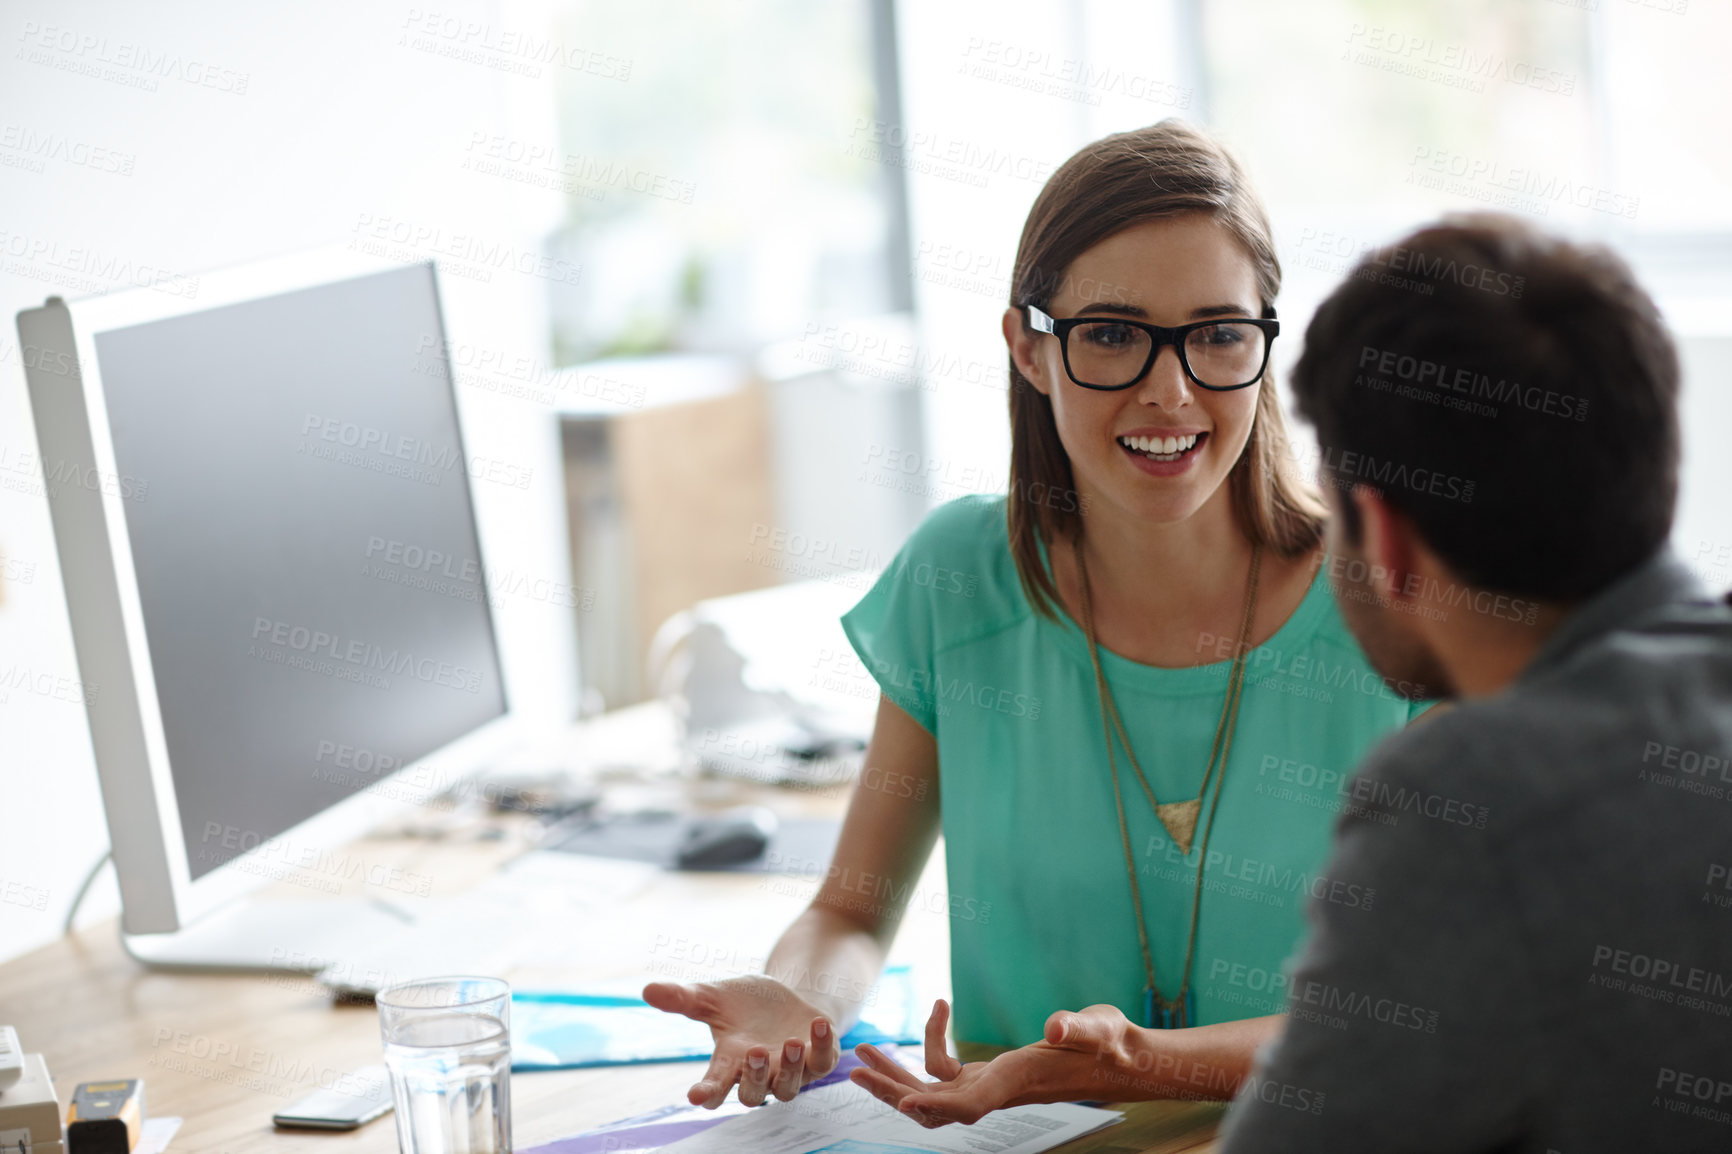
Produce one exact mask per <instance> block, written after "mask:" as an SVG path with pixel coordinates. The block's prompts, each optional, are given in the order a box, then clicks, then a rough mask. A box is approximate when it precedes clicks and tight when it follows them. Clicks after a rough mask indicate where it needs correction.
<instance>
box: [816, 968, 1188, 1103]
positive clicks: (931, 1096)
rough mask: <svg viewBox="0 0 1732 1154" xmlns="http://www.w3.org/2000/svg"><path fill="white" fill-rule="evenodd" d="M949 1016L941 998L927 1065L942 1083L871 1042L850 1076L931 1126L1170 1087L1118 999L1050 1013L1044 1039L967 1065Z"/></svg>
mask: <svg viewBox="0 0 1732 1154" xmlns="http://www.w3.org/2000/svg"><path fill="white" fill-rule="evenodd" d="M949 1022H950V1006H949V1004H948V1003H946V1002H945V1001H943V1000H942V999H940V1000H939V1001H938V1002H936V1003H935V1004H934V1005H933V1007H932V1017H931V1018H929V1019H928V1020H927V1023H926V1072H927V1073H928V1074H931V1075H932V1076H933V1077H934V1078H937V1079H938V1081H937V1082H922V1081H921V1080H920V1079H919V1078H917V1077H915V1076H914V1075H913V1074H911V1073H909V1072H908V1071H907V1070H905V1069H903V1068H902V1067H901V1066H900V1065H898V1064H897V1063H896V1062H895V1061H894V1060H892V1059H891V1058H889V1057H888V1056H886V1055H885V1054H884V1053H882V1052H881V1051H879V1050H878V1049H877V1048H876V1047H873V1046H858V1047H856V1048H855V1052H856V1053H857V1054H859V1055H860V1058H861V1060H862V1061H864V1062H865V1063H866V1065H865V1066H863V1067H861V1068H859V1069H857V1070H855V1071H853V1072H852V1073H851V1074H849V1078H850V1079H852V1080H853V1081H854V1082H855V1083H856V1084H857V1085H860V1086H863V1087H865V1089H866V1090H868V1091H870V1092H871V1093H872V1095H873V1096H874V1097H876V1098H878V1099H879V1100H880V1101H882V1102H884V1103H886V1104H887V1105H890V1106H893V1107H895V1108H896V1109H897V1110H899V1111H901V1112H902V1113H903V1114H906V1115H907V1116H908V1117H910V1118H912V1119H913V1120H914V1121H916V1122H918V1123H920V1124H921V1125H922V1126H926V1127H929V1128H930V1127H936V1126H944V1125H948V1124H949V1123H951V1122H961V1123H963V1124H965V1125H966V1124H969V1123H973V1122H978V1121H979V1120H980V1119H981V1118H983V1117H985V1116H986V1115H987V1114H989V1113H991V1112H992V1111H994V1110H1000V1109H1003V1108H1004V1107H1006V1106H1024V1105H1027V1104H1029V1103H1032V1102H1074V1101H1078V1100H1079V1099H1105V1100H1111V1101H1126V1100H1130V1099H1136V1098H1150V1097H1165V1096H1166V1094H1167V1093H1170V1091H1166V1092H1165V1093H1164V1092H1163V1085H1162V1083H1161V1082H1160V1081H1159V1080H1157V1079H1155V1078H1151V1077H1150V1076H1149V1075H1148V1072H1147V1071H1148V1069H1149V1067H1150V1066H1151V1065H1152V1064H1153V1063H1152V1062H1151V1060H1150V1055H1149V1054H1147V1053H1146V1052H1143V1051H1145V1050H1146V1042H1145V1040H1144V1039H1145V1033H1146V1032H1145V1031H1142V1030H1139V1029H1138V1028H1137V1027H1135V1026H1133V1025H1131V1023H1130V1020H1129V1019H1127V1018H1126V1017H1125V1016H1124V1014H1123V1013H1121V1012H1120V1011H1119V1009H1118V1007H1116V1006H1105V1005H1102V1006H1090V1007H1088V1008H1087V1009H1085V1010H1079V1011H1076V1012H1074V1013H1072V1012H1069V1011H1061V1012H1060V1013H1056V1014H1054V1015H1052V1017H1050V1018H1048V1019H1047V1020H1046V1040H1045V1041H1041V1042H1036V1043H1034V1044H1033V1045H1031V1046H1024V1047H1022V1048H1021V1049H1019V1050H1011V1051H1008V1052H1007V1053H1004V1054H1000V1055H999V1056H998V1057H996V1058H994V1059H992V1061H990V1062H969V1063H967V1064H966V1065H964V1064H963V1063H961V1062H958V1061H957V1060H956V1059H955V1058H952V1057H951V1056H950V1054H949V1052H948V1051H947V1050H946V1049H945V1046H944V1034H945V1028H946V1027H947V1026H948V1025H949ZM1139 1057H1140V1058H1141V1062H1140V1067H1141V1070H1140V1071H1139V1061H1138V1059H1139Z"/></svg>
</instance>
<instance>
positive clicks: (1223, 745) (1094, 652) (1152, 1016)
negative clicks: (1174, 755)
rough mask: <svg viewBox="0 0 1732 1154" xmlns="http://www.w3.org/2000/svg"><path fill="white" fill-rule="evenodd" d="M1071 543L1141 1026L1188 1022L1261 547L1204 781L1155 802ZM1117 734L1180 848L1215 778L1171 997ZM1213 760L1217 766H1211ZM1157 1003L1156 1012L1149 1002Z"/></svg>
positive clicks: (1185, 846) (1186, 844)
mask: <svg viewBox="0 0 1732 1154" xmlns="http://www.w3.org/2000/svg"><path fill="white" fill-rule="evenodd" d="M1071 549H1072V552H1073V553H1074V554H1075V556H1076V565H1077V576H1078V582H1077V584H1078V585H1079V586H1080V587H1081V594H1082V614H1083V634H1084V636H1086V637H1087V638H1088V643H1089V662H1090V663H1091V664H1092V665H1093V666H1094V671H1095V689H1096V692H1097V693H1098V695H1099V697H1100V703H1101V731H1102V735H1103V736H1104V737H1105V739H1106V746H1107V768H1108V769H1109V770H1110V771H1111V772H1112V778H1113V804H1114V806H1115V807H1117V809H1118V815H1119V840H1120V842H1122V843H1123V845H1124V851H1125V876H1126V877H1127V878H1129V879H1130V883H1131V905H1132V906H1133V908H1134V909H1135V911H1136V915H1137V941H1138V943H1139V944H1140V945H1141V946H1142V950H1143V973H1144V975H1145V977H1146V978H1147V984H1146V985H1145V986H1144V987H1143V1025H1144V1026H1150V1027H1153V1026H1161V1027H1163V1028H1166V1029H1172V1028H1174V1027H1182V1026H1189V1025H1191V1024H1192V1023H1193V1022H1194V1021H1195V1019H1196V1016H1197V1012H1196V999H1195V998H1194V997H1193V995H1192V993H1191V962H1192V960H1193V959H1194V958H1195V956H1196V950H1197V918H1198V915H1199V914H1200V913H1201V911H1202V908H1203V867H1204V866H1205V865H1206V864H1207V863H1208V860H1209V834H1210V833H1211V832H1212V831H1213V830H1214V828H1215V811H1216V810H1217V809H1219V808H1220V805H1221V785H1222V783H1224V782H1225V781H1226V779H1227V754H1228V752H1229V751H1230V750H1231V749H1232V748H1233V729H1234V727H1235V725H1236V724H1237V723H1238V719H1239V699H1240V697H1241V696H1242V694H1243V690H1244V685H1245V655H1246V651H1247V650H1248V649H1249V648H1250V646H1249V645H1248V644H1247V643H1248V642H1249V641H1250V639H1251V621H1252V618H1253V617H1255V616H1256V612H1257V579H1258V577H1259V575H1260V573H1261V571H1262V568H1263V546H1261V545H1257V546H1254V547H1253V548H1252V550H1251V572H1250V574H1249V575H1248V576H1247V578H1246V581H1245V610H1244V617H1243V619H1242V620H1241V621H1240V623H1239V643H1238V644H1237V645H1235V646H1234V647H1233V666H1232V669H1231V670H1230V671H1229V673H1228V675H1227V700H1226V701H1225V702H1224V703H1223V704H1222V706H1221V720H1220V722H1219V723H1218V724H1217V725H1216V726H1215V744H1214V746H1213V747H1212V748H1211V749H1210V750H1209V764H1208V767H1207V769H1206V770H1205V771H1204V773H1203V784H1202V785H1201V786H1200V787H1199V788H1198V790H1197V796H1196V797H1195V798H1192V799H1191V800H1189V801H1177V802H1166V803H1162V802H1160V801H1158V800H1156V798H1155V791H1154V789H1153V788H1152V787H1150V785H1149V779H1148V778H1147V777H1146V776H1144V774H1143V767H1142V766H1141V765H1140V764H1138V762H1137V755H1136V753H1135V752H1133V751H1132V749H1131V741H1130V738H1129V736H1127V735H1126V733H1125V724H1124V721H1123V720H1122V719H1121V718H1120V717H1119V707H1118V703H1117V702H1116V701H1114V700H1113V691H1112V689H1111V687H1110V686H1108V685H1107V678H1106V674H1105V673H1103V672H1102V671H1101V656H1100V646H1099V643H1098V642H1097V641H1096V639H1095V618H1094V605H1093V602H1092V599H1091V597H1090V590H1089V571H1088V562H1087V561H1086V560H1085V559H1084V558H1083V548H1082V538H1081V535H1080V534H1079V535H1078V536H1076V537H1074V538H1072V539H1071ZM1115 731H1116V733H1117V735H1118V740H1119V743H1120V744H1122V745H1123V746H1124V748H1125V757H1126V758H1128V759H1129V760H1130V763H1131V769H1132V770H1134V771H1135V772H1136V775H1137V781H1138V782H1140V783H1141V784H1142V787H1143V793H1144V794H1146V795H1147V796H1148V799H1149V805H1150V807H1152V808H1153V809H1154V811H1155V816H1157V817H1159V818H1160V819H1161V824H1162V825H1164V826H1165V827H1166V829H1167V833H1168V834H1169V835H1171V837H1172V839H1173V842H1174V844H1176V845H1177V846H1178V847H1179V852H1181V853H1183V854H1187V855H1188V854H1189V853H1190V852H1191V839H1192V837H1193V835H1194V834H1195V833H1196V829H1197V817H1198V815H1199V814H1200V813H1201V812H1202V808H1203V798H1204V796H1205V795H1207V793H1208V792H1209V782H1210V779H1213V780H1214V782H1215V796H1214V799H1213V800H1212V801H1210V803H1209V817H1208V820H1207V821H1206V822H1204V823H1203V842H1202V848H1201V852H1200V853H1199V854H1198V855H1197V882H1196V888H1195V889H1194V890H1193V892H1192V894H1191V928H1190V931H1189V933H1188V934H1187V936H1186V941H1185V968H1184V971H1183V972H1182V974H1181V975H1180V978H1179V994H1178V997H1176V998H1174V999H1173V1000H1172V1001H1168V1000H1167V999H1166V998H1164V997H1162V996H1161V992H1160V987H1159V986H1158V985H1156V984H1155V962H1154V957H1153V955H1151V954H1150V952H1149V928H1148V925H1147V923H1146V922H1145V921H1144V919H1143V897H1142V892H1141V889H1140V887H1139V886H1138V885H1137V866H1136V858H1135V856H1134V855H1133V854H1132V852H1131V832H1130V827H1129V826H1128V825H1127V824H1126V822H1125V799H1124V791H1123V790H1121V789H1120V788H1119V766H1118V759H1117V757H1116V756H1115V755H1114V753H1113V736H1114V733H1115ZM1217 767H1219V771H1220V772H1219V773H1217V772H1216V769H1217ZM1157 1004H1158V1006H1159V1011H1158V1013H1157V1010H1156V1007H1157Z"/></svg>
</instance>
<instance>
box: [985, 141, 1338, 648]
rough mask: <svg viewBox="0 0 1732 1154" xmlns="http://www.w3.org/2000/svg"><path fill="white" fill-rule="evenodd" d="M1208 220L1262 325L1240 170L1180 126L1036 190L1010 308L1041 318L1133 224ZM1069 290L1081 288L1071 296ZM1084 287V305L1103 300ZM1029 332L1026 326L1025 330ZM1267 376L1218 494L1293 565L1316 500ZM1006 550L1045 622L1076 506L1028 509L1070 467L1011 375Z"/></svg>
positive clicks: (1100, 148) (1266, 252) (1256, 540)
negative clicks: (1234, 251) (1104, 244)
mask: <svg viewBox="0 0 1732 1154" xmlns="http://www.w3.org/2000/svg"><path fill="white" fill-rule="evenodd" d="M1188 212H1202V213H1207V214H1208V215H1209V216H1211V217H1213V218H1214V219H1215V220H1217V221H1219V222H1220V224H1221V225H1222V227H1224V228H1225V229H1226V230H1227V232H1228V234H1229V235H1231V236H1232V237H1233V238H1234V239H1235V240H1237V241H1238V242H1239V243H1240V244H1241V245H1243V246H1244V248H1245V250H1246V252H1247V253H1248V254H1249V256H1250V257H1251V263H1252V266H1253V268H1254V270H1255V272H1256V277H1257V294H1258V296H1259V297H1260V298H1261V300H1260V302H1259V304H1260V305H1261V308H1262V310H1263V315H1264V316H1273V315H1274V308H1275V295H1276V293H1277V292H1279V291H1280V288H1281V262H1280V261H1279V260H1278V259H1277V258H1276V256H1275V240H1274V234H1273V232H1272V230H1271V229H1270V227H1269V218H1268V215H1267V214H1266V213H1265V212H1264V211H1263V205H1262V202H1261V201H1259V200H1258V199H1257V194H1256V193H1255V192H1253V191H1252V190H1251V186H1250V184H1249V183H1248V182H1247V181H1246V179H1245V174H1244V172H1243V171H1242V170H1241V169H1240V168H1239V165H1238V163H1237V162H1236V161H1235V160H1234V159H1233V157H1232V156H1231V155H1230V154H1229V153H1228V152H1227V150H1226V149H1225V148H1222V147H1221V146H1220V145H1219V144H1217V143H1215V141H1213V140H1211V139H1210V138H1209V137H1208V136H1205V135H1204V134H1203V133H1202V132H1199V131H1198V130H1197V129H1195V128H1193V127H1191V126H1190V125H1188V124H1186V123H1185V122H1183V121H1181V120H1163V121H1161V122H1160V123H1159V124H1154V125H1150V126H1149V127H1147V128H1139V129H1137V130H1135V131H1134V132H1121V133H1118V134H1116V135H1113V136H1108V137H1105V138H1103V139H1101V140H1097V141H1095V142H1094V143H1093V144H1090V145H1088V146H1087V147H1086V148H1084V149H1082V151H1080V152H1078V153H1077V154H1076V155H1075V156H1073V157H1071V158H1070V159H1069V160H1067V161H1065V162H1064V164H1062V165H1060V166H1059V168H1058V170H1057V171H1055V172H1054V173H1053V174H1052V177H1051V178H1050V179H1049V180H1048V181H1047V182H1046V187H1045V188H1043V189H1041V191H1040V195H1039V196H1038V197H1036V198H1035V201H1034V207H1033V208H1031V209H1030V210H1029V213H1028V222H1027V223H1026V224H1024V225H1023V229H1022V240H1021V241H1020V242H1019V243H1018V245H1017V250H1016V267H1015V269H1014V270H1013V271H1012V273H1011V300H1010V303H1011V306H1012V307H1013V308H1015V309H1017V310H1018V311H1021V310H1022V309H1023V308H1024V307H1025V306H1027V305H1036V306H1039V307H1042V308H1044V307H1046V306H1047V305H1048V304H1050V302H1051V300H1052V298H1053V296H1054V294H1055V293H1056V292H1057V291H1058V290H1059V288H1060V287H1061V286H1062V285H1063V283H1064V278H1065V276H1066V275H1067V274H1068V270H1069V268H1070V265H1071V262H1073V261H1074V260H1076V258H1077V257H1079V256H1081V255H1082V254H1083V253H1085V252H1087V251H1088V250H1089V249H1090V248H1092V247H1094V246H1095V245H1097V244H1099V243H1100V242H1101V241H1103V240H1105V239H1106V238H1107V237H1109V236H1112V235H1113V234H1114V233H1117V232H1119V231H1121V230H1123V229H1125V228H1128V227H1130V226H1131V225H1134V224H1141V223H1142V222H1144V221H1148V220H1158V219H1161V218H1163V217H1171V216H1178V215H1180V214H1182V213H1188ZM1078 287H1079V288H1081V287H1083V286H1078ZM1114 291H1115V290H1114V286H1110V285H1094V286H1089V287H1088V291H1087V292H1086V293H1085V294H1084V295H1091V294H1111V293H1112V292H1114ZM1027 323H1028V320H1027V317H1026V315H1025V316H1024V318H1023V324H1024V325H1026V324H1027ZM1272 371H1273V370H1270V371H1266V372H1265V373H1264V375H1263V381H1262V384H1261V385H1260V386H1259V394H1258V397H1257V411H1256V414H1255V416H1254V417H1253V419H1252V422H1251V435H1250V438H1249V439H1248V440H1247V441H1246V443H1245V450H1244V452H1243V453H1242V454H1241V455H1240V457H1239V459H1238V461H1236V462H1234V464H1233V469H1232V472H1231V473H1229V474H1228V476H1227V484H1228V485H1230V486H1231V487H1232V499H1233V510H1234V512H1235V514H1236V515H1237V516H1238V518H1239V523H1240V525H1241V526H1242V527H1243V528H1244V530H1245V532H1246V534H1247V535H1248V536H1249V537H1250V539H1251V541H1252V543H1253V544H1258V545H1265V546H1267V547H1269V548H1271V549H1273V550H1275V551H1276V552H1277V553H1279V554H1281V555H1282V556H1286V557H1293V556H1297V555H1299V554H1301V553H1304V552H1306V551H1307V550H1310V549H1312V548H1315V547H1316V545H1317V542H1318V541H1319V540H1320V539H1321V537H1322V533H1323V516H1324V506H1323V502H1322V500H1321V498H1320V497H1319V496H1318V495H1317V493H1316V492H1315V491H1314V490H1312V489H1311V488H1310V487H1309V486H1307V485H1305V484H1304V483H1303V482H1302V481H1300V480H1299V479H1298V478H1297V477H1296V476H1295V475H1294V473H1293V467H1292V454H1291V453H1290V451H1289V449H1288V443H1287V426H1286V422H1285V421H1284V420H1283V419H1282V416H1281V402H1280V399H1279V398H1278V397H1277V396H1276V395H1275V387H1274V380H1273V377H1272V375H1271V374H1272ZM1009 487H1010V499H1009V500H1008V501H1006V502H1005V505H1006V508H1007V509H1008V516H1009V521H1010V551H1011V554H1012V556H1014V557H1015V558H1016V568H1017V573H1018V574H1019V575H1020V576H1021V578H1022V587H1023V591H1024V592H1025V593H1026V594H1027V595H1028V599H1029V602H1030V604H1032V605H1033V606H1034V607H1035V609H1036V610H1037V611H1038V612H1040V613H1043V614H1045V615H1046V616H1048V617H1054V616H1055V613H1054V607H1055V606H1056V605H1057V604H1058V600H1059V598H1058V589H1057V588H1056V587H1055V586H1054V585H1053V580H1052V574H1051V573H1050V572H1049V571H1048V569H1047V567H1046V565H1045V564H1044V563H1043V561H1042V558H1041V543H1042V542H1043V541H1044V542H1046V543H1048V544H1049V545H1050V544H1051V543H1052V542H1054V541H1058V540H1068V539H1070V538H1071V537H1073V536H1074V535H1076V534H1077V533H1078V532H1080V530H1081V528H1082V516H1083V513H1084V512H1085V510H1084V509H1083V507H1082V503H1081V502H1080V501H1076V500H1063V501H1054V500H1050V499H1041V500H1035V499H1033V498H1032V495H1033V494H1037V493H1038V494H1044V495H1047V496H1049V497H1050V495H1052V494H1072V493H1074V492H1075V480H1074V478H1073V477H1072V474H1071V465H1070V458H1069V457H1068V456H1067V455H1066V454H1065V451H1064V446H1063V445H1062V444H1061V443H1060V442H1059V437H1058V426H1057V424H1056V423H1054V421H1053V416H1052V401H1051V400H1050V399H1048V398H1047V396H1046V395H1045V394H1043V393H1042V392H1041V391H1040V390H1039V389H1036V388H1035V387H1034V385H1033V384H1031V383H1030V382H1029V380H1028V378H1026V377H1024V376H1023V375H1022V374H1021V373H1020V372H1019V371H1018V370H1017V367H1016V362H1015V361H1014V360H1012V361H1011V365H1010V479H1009Z"/></svg>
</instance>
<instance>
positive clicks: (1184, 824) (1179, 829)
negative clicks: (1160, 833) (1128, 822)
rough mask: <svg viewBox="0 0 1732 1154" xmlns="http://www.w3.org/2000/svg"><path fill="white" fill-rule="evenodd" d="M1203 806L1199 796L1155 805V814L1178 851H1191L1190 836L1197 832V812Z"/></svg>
mask: <svg viewBox="0 0 1732 1154" xmlns="http://www.w3.org/2000/svg"><path fill="white" fill-rule="evenodd" d="M1202 808H1203V800H1202V799H1201V798H1192V799H1191V800H1190V801H1167V802H1162V803H1161V804H1160V805H1157V806H1156V807H1155V814H1156V816H1158V817H1159V818H1160V819H1161V824H1162V825H1164V826H1166V827H1167V836H1169V837H1171V838H1172V839H1173V844H1175V845H1177V846H1178V847H1179V852H1180V853H1186V854H1188V853H1190V852H1191V838H1192V837H1194V836H1195V835H1196V832H1197V814H1198V813H1199V812H1200V811H1201V810H1202Z"/></svg>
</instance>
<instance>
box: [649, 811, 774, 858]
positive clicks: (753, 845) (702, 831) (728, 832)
mask: <svg viewBox="0 0 1732 1154" xmlns="http://www.w3.org/2000/svg"><path fill="white" fill-rule="evenodd" d="M775 832H776V815H775V814H773V813H771V812H770V811H769V810H767V809H765V808H764V807H763V806H761V805H747V806H741V807H740V808H738V809H730V810H725V811H723V812H722V813H718V814H714V815H712V816H709V817H697V818H693V819H692V821H691V824H690V825H688V826H687V827H686V834H685V837H684V838H682V839H681V840H680V845H679V849H678V850H677V851H676V853H675V856H674V862H675V864H676V865H678V866H679V868H680V869H683V870H704V869H717V868H719V867H721V866H731V865H739V864H741V863H742V862H749V861H755V860H757V858H758V857H759V856H760V855H762V854H763V852H764V847H765V846H767V845H769V844H770V835H772V834H774V833H775Z"/></svg>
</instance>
